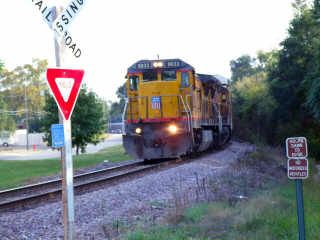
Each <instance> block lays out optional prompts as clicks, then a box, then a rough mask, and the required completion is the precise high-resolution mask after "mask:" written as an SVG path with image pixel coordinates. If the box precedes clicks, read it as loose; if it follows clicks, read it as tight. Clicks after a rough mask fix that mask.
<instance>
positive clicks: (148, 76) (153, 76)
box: [142, 70, 158, 82]
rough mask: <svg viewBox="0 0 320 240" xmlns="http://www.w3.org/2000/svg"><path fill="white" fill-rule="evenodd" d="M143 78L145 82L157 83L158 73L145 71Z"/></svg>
mask: <svg viewBox="0 0 320 240" xmlns="http://www.w3.org/2000/svg"><path fill="white" fill-rule="evenodd" d="M142 78H143V81H144V82H150V81H157V80H158V72H157V71H154V70H149V71H144V72H143V74H142Z"/></svg>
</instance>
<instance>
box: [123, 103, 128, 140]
mask: <svg viewBox="0 0 320 240" xmlns="http://www.w3.org/2000/svg"><path fill="white" fill-rule="evenodd" d="M127 107H128V98H126V101H125V103H124V108H123V113H122V134H125V116H126V112H127Z"/></svg>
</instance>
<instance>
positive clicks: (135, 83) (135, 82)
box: [129, 75, 139, 91]
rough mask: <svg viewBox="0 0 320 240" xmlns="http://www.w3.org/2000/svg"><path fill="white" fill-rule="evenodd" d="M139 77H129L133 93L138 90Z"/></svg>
mask: <svg viewBox="0 0 320 240" xmlns="http://www.w3.org/2000/svg"><path fill="white" fill-rule="evenodd" d="M138 84H139V77H138V76H135V75H132V76H129V86H130V90H131V91H136V90H137V89H138Z"/></svg>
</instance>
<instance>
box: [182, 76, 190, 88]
mask: <svg viewBox="0 0 320 240" xmlns="http://www.w3.org/2000/svg"><path fill="white" fill-rule="evenodd" d="M189 82H190V80H189V73H188V72H182V73H181V87H183V88H185V87H188V86H189Z"/></svg>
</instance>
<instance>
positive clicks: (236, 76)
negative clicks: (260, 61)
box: [230, 55, 254, 83]
mask: <svg viewBox="0 0 320 240" xmlns="http://www.w3.org/2000/svg"><path fill="white" fill-rule="evenodd" d="M253 61H254V60H253V59H252V58H251V57H250V56H249V55H242V56H241V57H239V58H238V59H236V60H231V61H230V67H231V73H232V77H231V81H232V83H236V82H237V81H241V80H242V79H243V78H244V77H248V76H250V75H252V74H253V73H254V69H253V67H252V63H253Z"/></svg>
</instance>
